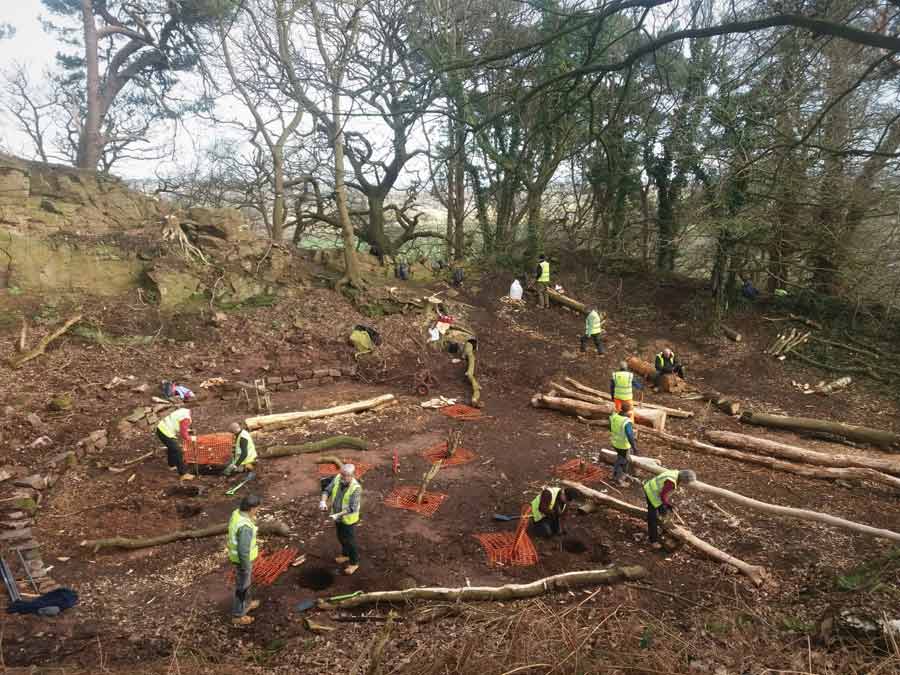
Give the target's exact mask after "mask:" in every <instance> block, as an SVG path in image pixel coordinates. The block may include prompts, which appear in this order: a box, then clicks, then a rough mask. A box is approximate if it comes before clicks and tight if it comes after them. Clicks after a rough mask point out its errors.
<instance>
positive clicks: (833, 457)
mask: <svg viewBox="0 0 900 675" xmlns="http://www.w3.org/2000/svg"><path fill="white" fill-rule="evenodd" d="M706 437H707V438H708V439H709V440H711V441H712V442H714V443H718V444H719V445H725V446H728V447H732V448H740V449H741V450H750V451H752V452H762V453H765V454H768V455H774V456H776V457H781V458H783V459H791V460H794V461H798V462H805V463H806V464H815V465H816V466H830V467H834V468H837V469H841V468H850V467H859V468H862V469H872V470H874V471H882V472H884V473H889V474H893V475H895V476H900V461H898V460H895V459H887V458H885V459H881V458H879V457H868V456H865V455H842V454H837V453H825V452H816V451H815V450H806V449H804V448H800V447H797V446H794V445H787V444H786V443H778V442H776V441H770V440H768V439H765V438H757V437H756V436H748V435H746V434H736V433H734V432H732V431H707V432H706Z"/></svg>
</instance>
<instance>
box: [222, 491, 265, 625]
mask: <svg viewBox="0 0 900 675" xmlns="http://www.w3.org/2000/svg"><path fill="white" fill-rule="evenodd" d="M259 503H260V501H259V497H257V496H256V495H247V496H246V497H244V498H243V499H242V500H241V504H240V506H239V507H238V508H236V509H235V510H234V511H233V512H232V514H231V519H230V520H229V521H228V534H227V535H226V541H225V544H226V548H227V550H228V562H230V563H231V564H232V565H234V582H235V585H234V601H233V602H232V604H231V622H232V623H233V624H234V625H235V626H248V625H250V624H251V623H253V617H252V616H250V615H249V612H252V611H253V610H254V609H256V608H257V607H259V600H250V586H251V584H252V583H253V563H254V561H255V560H256V558H257V557H258V556H259V547H258V545H257V543H256V530H257V527H256V514H257V512H258V511H259Z"/></svg>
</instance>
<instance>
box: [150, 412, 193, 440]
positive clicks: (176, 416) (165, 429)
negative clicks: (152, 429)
mask: <svg viewBox="0 0 900 675" xmlns="http://www.w3.org/2000/svg"><path fill="white" fill-rule="evenodd" d="M190 418H191V411H190V410H188V409H187V408H179V409H178V410H176V411H175V412H173V413H169V414H168V415H166V416H165V417H163V418H162V419H161V420H160V421H159V424H157V425H156V428H157V429H159V430H160V431H161V432H162V434H163V436H168V437H169V438H177V437H178V428H179V427H180V426H181V422H182V420H187V419H190Z"/></svg>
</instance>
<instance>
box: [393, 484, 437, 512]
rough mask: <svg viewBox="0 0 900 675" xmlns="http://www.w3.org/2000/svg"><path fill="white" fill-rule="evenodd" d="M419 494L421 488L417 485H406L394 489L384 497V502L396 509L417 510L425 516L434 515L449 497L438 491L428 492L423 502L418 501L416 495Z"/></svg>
mask: <svg viewBox="0 0 900 675" xmlns="http://www.w3.org/2000/svg"><path fill="white" fill-rule="evenodd" d="M418 496H419V488H417V487H416V486H415V485H404V486H403V487H398V488H397V489H396V490H393V491H392V492H391V493H390V494H389V495H388V496H387V497H385V498H384V503H385V504H386V505H387V506H391V507H393V508H395V509H406V510H407V511H415V512H416V513H421V514H422V515H423V516H433V515H434V514H435V512H436V511H437V510H438V507H440V505H441V503H442V502H443V501H444V500H445V499H446V498H447V495H442V494H438V493H437V492H426V493H425V497H424V498H423V499H422V503H421V504H417V503H416V497H418Z"/></svg>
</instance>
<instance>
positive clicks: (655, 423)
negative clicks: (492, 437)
mask: <svg viewBox="0 0 900 675" xmlns="http://www.w3.org/2000/svg"><path fill="white" fill-rule="evenodd" d="M531 405H532V406H533V407H535V408H549V409H551V410H558V411H559V412H564V413H566V414H567V415H575V416H577V417H584V418H586V419H605V418H607V417H609V416H610V415H612V414H613V412H614V411H615V407H614V406H613V404H612V403H602V404H601V403H585V402H584V401H577V400H575V399H571V398H560V397H557V396H550V395H549V394H535V395H534V396H532V397H531ZM634 413H635V414H634V421H635V422H636V423H637V424H640V425H641V426H645V427H652V428H653V429H657V430H659V431H663V430H664V429H665V427H666V413H665V411H663V410H647V409H641V408H638V409H636V410H635V411H634Z"/></svg>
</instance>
